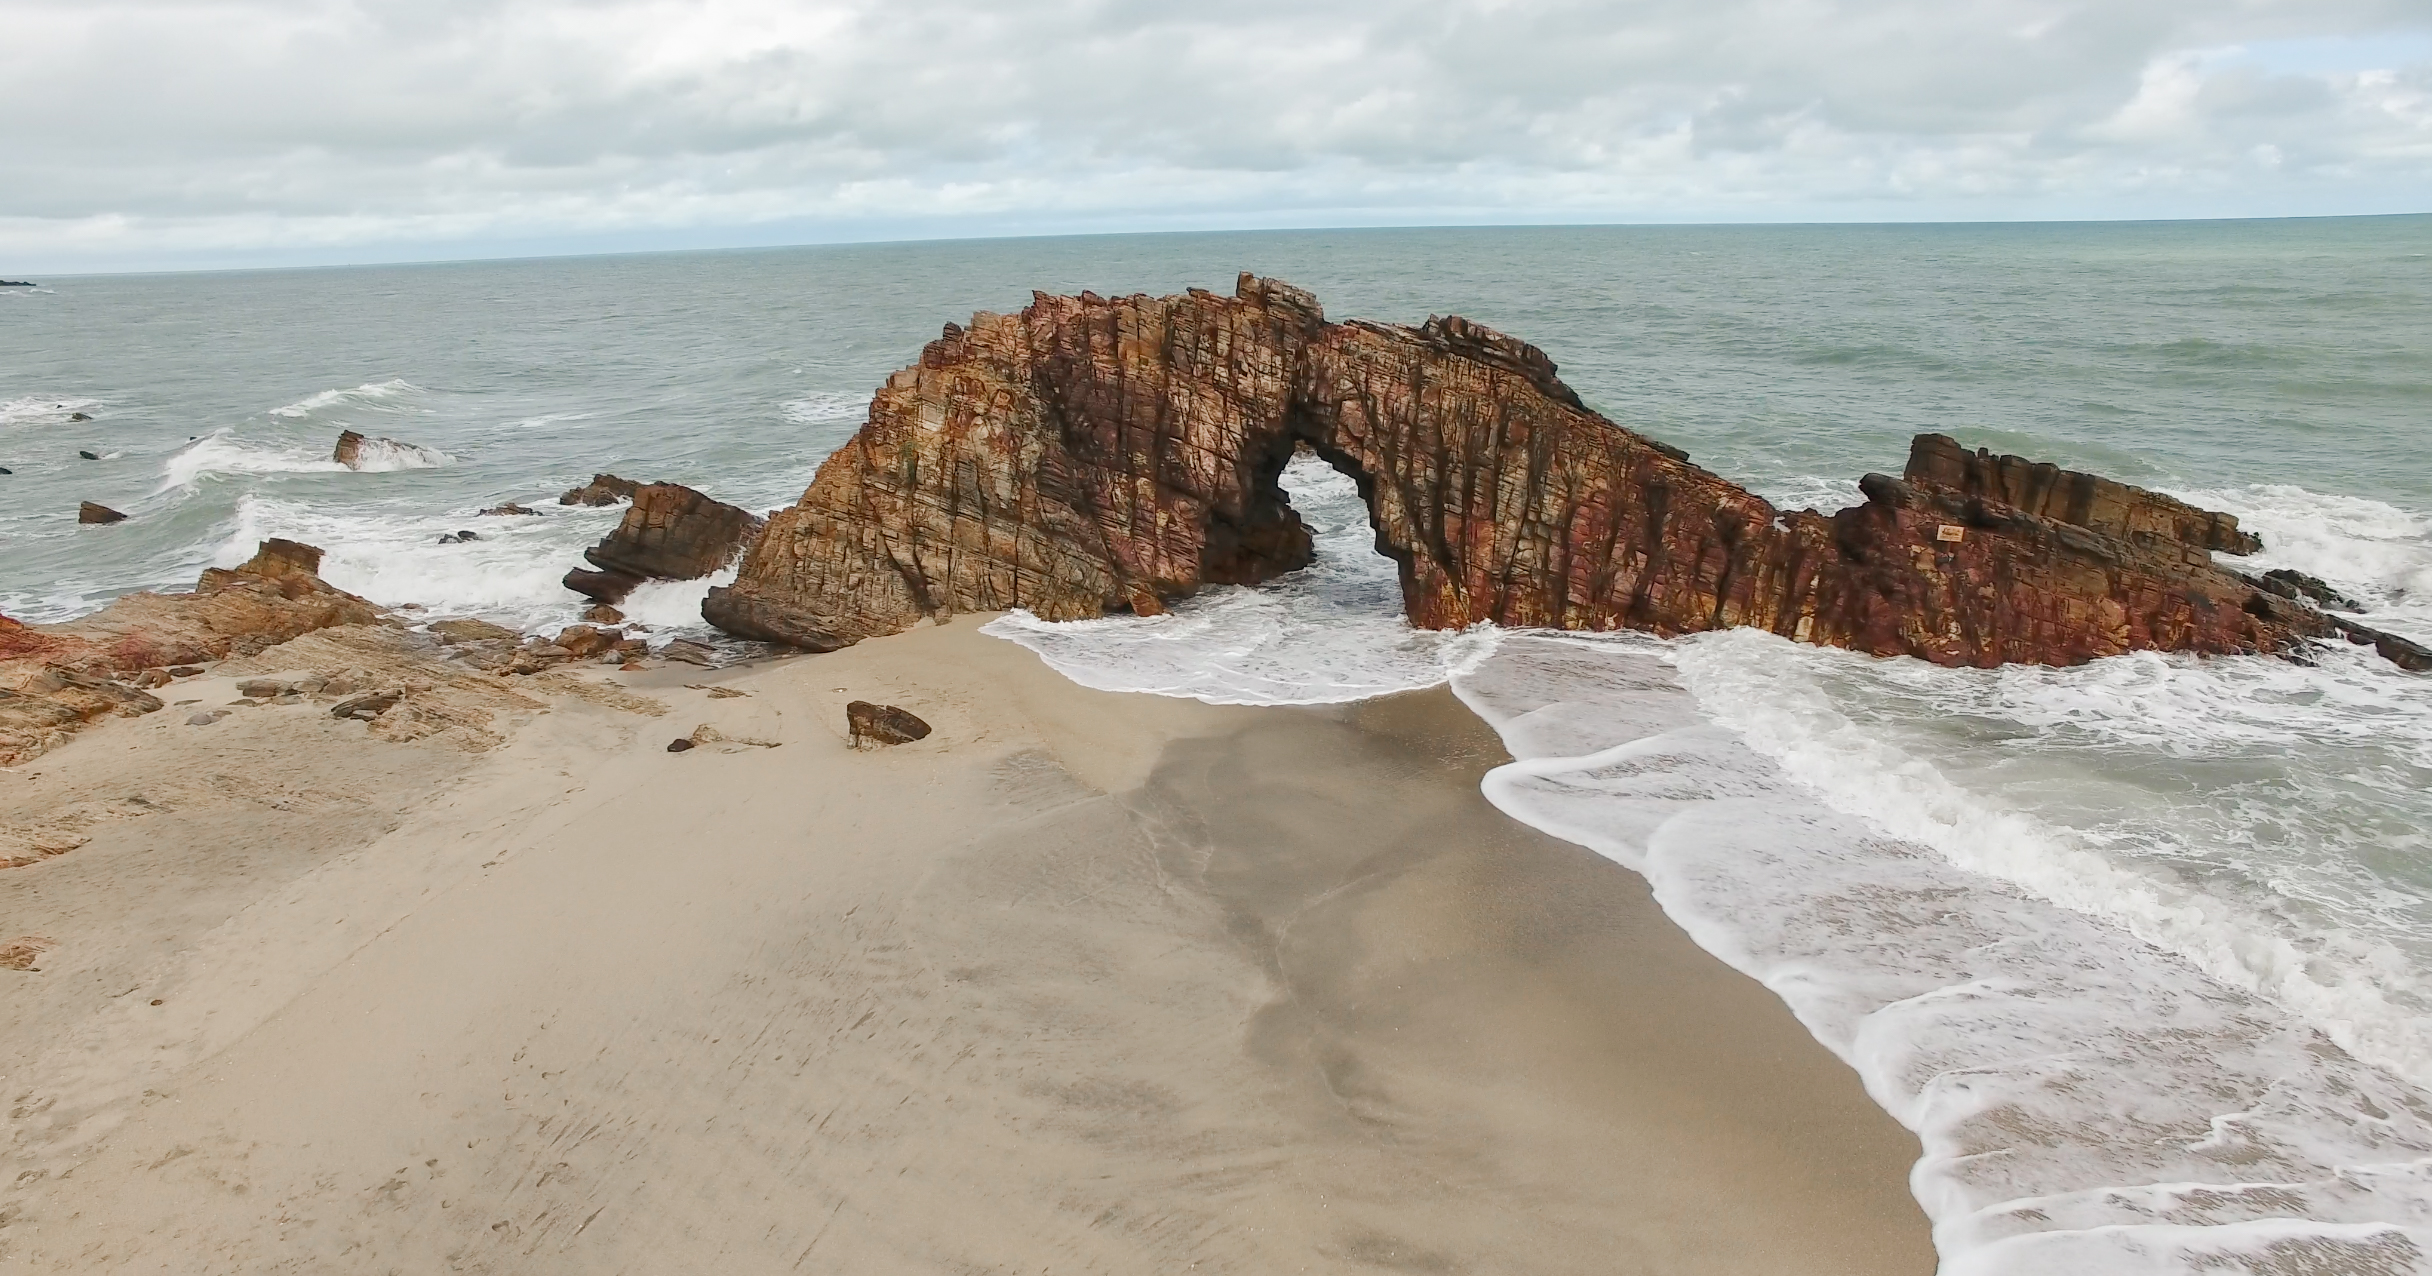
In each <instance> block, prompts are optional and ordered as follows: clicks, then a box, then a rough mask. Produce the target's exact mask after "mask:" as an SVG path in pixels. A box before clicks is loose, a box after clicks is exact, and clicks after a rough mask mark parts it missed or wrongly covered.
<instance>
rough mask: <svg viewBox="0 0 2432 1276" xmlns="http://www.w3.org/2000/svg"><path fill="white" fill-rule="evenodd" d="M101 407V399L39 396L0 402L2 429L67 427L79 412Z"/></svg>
mask: <svg viewBox="0 0 2432 1276" xmlns="http://www.w3.org/2000/svg"><path fill="white" fill-rule="evenodd" d="M100 406H101V400H99V399H80V398H75V397H72V396H71V397H68V398H58V399H54V398H43V397H41V396H39V395H33V396H27V397H25V398H18V399H9V400H7V401H5V402H0V428H5V427H7V426H12V425H66V424H68V423H69V422H68V417H69V416H70V415H71V414H73V413H77V412H87V413H89V412H90V411H91V410H92V409H94V408H98V407H100Z"/></svg>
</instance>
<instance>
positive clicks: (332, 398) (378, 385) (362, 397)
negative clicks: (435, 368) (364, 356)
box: [270, 377, 421, 417]
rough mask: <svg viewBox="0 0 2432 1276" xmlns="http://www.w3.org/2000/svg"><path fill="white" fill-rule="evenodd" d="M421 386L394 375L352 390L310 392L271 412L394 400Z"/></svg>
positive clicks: (295, 413) (298, 413) (301, 412)
mask: <svg viewBox="0 0 2432 1276" xmlns="http://www.w3.org/2000/svg"><path fill="white" fill-rule="evenodd" d="M420 389H421V387H420V386H417V385H414V384H412V383H410V382H408V381H406V380H405V379H404V378H402V377H395V378H391V379H389V380H387V381H367V382H365V383H363V384H362V385H359V386H353V387H350V388H348V389H343V390H323V391H320V392H319V393H317V394H312V395H307V396H306V397H304V398H302V399H299V400H297V401H296V402H294V403H290V404H288V405H286V406H285V407H278V408H272V409H271V410H270V415H272V416H284V417H308V416H311V415H312V414H313V413H315V412H319V411H322V410H324V409H327V408H334V407H345V406H353V405H359V404H366V403H378V402H380V401H382V400H386V399H394V398H396V397H398V396H399V395H404V394H412V393H415V392H417V391H419V390H420Z"/></svg>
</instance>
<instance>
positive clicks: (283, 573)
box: [0, 540, 382, 766]
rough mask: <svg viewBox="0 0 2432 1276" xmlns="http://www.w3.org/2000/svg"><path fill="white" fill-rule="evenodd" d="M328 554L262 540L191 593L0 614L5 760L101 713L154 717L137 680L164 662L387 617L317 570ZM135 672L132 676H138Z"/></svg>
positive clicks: (0, 757)
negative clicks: (41, 615) (43, 617)
mask: <svg viewBox="0 0 2432 1276" xmlns="http://www.w3.org/2000/svg"><path fill="white" fill-rule="evenodd" d="M320 565H321V551H320V550H318V549H315V548H313V547H312V546H310V545H302V544H298V543H297V542H294V541H287V540H267V541H263V542H262V544H261V548H260V549H259V550H258V551H257V552H256V553H255V554H254V556H253V557H252V558H251V559H250V560H248V561H247V562H245V563H244V564H243V565H241V566H238V567H233V568H218V567H213V568H207V569H205V570H204V572H203V575H202V579H201V580H200V581H199V582H197V583H196V585H195V587H194V592H192V593H187V594H155V593H149V592H146V593H135V594H128V595H126V596H125V597H122V598H119V599H117V600H116V601H114V602H112V603H111V604H110V605H109V606H107V607H104V608H102V609H101V610H100V611H97V612H95V613H93V614H92V615H90V616H84V617H80V618H78V619H76V620H71V621H67V622H65V623H63V624H56V625H28V624H23V623H20V622H18V621H15V620H12V619H10V618H8V617H6V616H0V766H14V765H16V764H17V763H18V762H21V761H23V760H25V759H27V758H31V757H34V756H36V755H37V754H40V753H43V752H45V751H47V750H49V749H52V748H55V747H57V746H58V745H59V744H61V743H63V742H64V741H65V740H66V739H67V737H68V736H69V735H71V734H73V733H74V732H76V731H78V730H80V729H82V728H83V727H84V726H85V725H87V724H88V723H90V722H93V721H94V720H96V719H99V718H102V717H105V716H108V715H111V714H117V715H119V716H122V717H131V716H136V715H139V714H145V713H151V712H153V711H154V710H157V709H159V708H160V707H161V702H160V701H159V700H157V699H155V698H154V697H152V696H151V695H149V694H146V693H145V692H144V691H143V690H142V689H140V688H138V687H136V686H133V685H130V682H131V681H153V682H154V685H158V682H160V681H166V679H165V678H161V679H158V680H157V681H155V680H153V679H147V678H142V677H141V675H143V674H144V673H146V672H148V671H151V670H161V671H162V672H163V673H166V672H167V670H166V668H165V667H166V666H170V665H185V664H188V663H191V662H198V661H206V660H219V659H222V658H224V657H227V656H230V655H250V654H252V653H254V652H258V651H261V650H263V649H264V648H267V647H270V646H273V645H275V644H277V643H281V642H285V641H287V640H288V639H290V638H294V637H296V636H298V635H300V634H305V633H310V632H312V631H313V630H316V629H325V628H329V627H331V626H335V625H360V624H369V623H373V622H375V621H377V620H379V619H380V618H381V616H382V612H381V610H380V609H379V608H378V607H375V606H373V605H372V604H371V603H369V602H366V601H364V600H363V599H361V598H357V597H356V596H354V595H353V594H350V593H347V592H345V591H344V590H341V589H337V588H334V587H332V586H331V585H330V584H329V583H328V582H326V581H324V580H322V579H321V578H320V576H319V575H317V574H316V573H317V572H318V571H319V570H320ZM131 675H133V676H134V677H130V676H131Z"/></svg>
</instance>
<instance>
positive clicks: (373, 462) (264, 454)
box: [155, 429, 453, 492]
mask: <svg viewBox="0 0 2432 1276" xmlns="http://www.w3.org/2000/svg"><path fill="white" fill-rule="evenodd" d="M358 455H359V456H360V461H359V463H358V464H357V465H356V466H355V467H353V468H354V470H359V471H362V472H365V473H383V472H392V471H396V470H423V469H434V468H437V467H439V466H442V465H446V464H449V463H450V462H451V461H452V459H453V458H451V457H449V456H448V454H447V453H445V452H441V451H438V450H437V449H434V448H426V447H417V446H415V445H413V444H410V443H397V442H395V441H393V440H390V439H366V440H364V443H363V447H362V449H361V451H360V453H359V454H358ZM349 472H351V471H350V470H349V468H348V467H347V466H344V465H340V464H339V463H338V462H336V461H334V460H331V459H330V454H329V453H328V452H327V451H307V450H305V449H303V448H297V447H280V446H277V445H269V444H261V443H254V442H249V441H247V440H244V439H240V438H238V437H236V433H235V431H233V430H229V429H219V430H214V431H212V432H211V433H209V434H206V435H204V436H203V437H202V438H199V439H196V440H195V441H194V442H192V443H189V444H187V445H186V446H185V447H183V448H180V449H178V450H177V452H175V453H174V454H172V455H171V456H170V457H169V460H168V462H167V464H165V465H164V466H162V471H161V482H160V486H159V488H157V489H155V490H156V491H160V492H165V491H168V490H170V489H171V488H180V487H192V486H194V484H195V482H196V481H197V480H199V479H201V478H202V477H203V476H204V475H207V474H345V473H349Z"/></svg>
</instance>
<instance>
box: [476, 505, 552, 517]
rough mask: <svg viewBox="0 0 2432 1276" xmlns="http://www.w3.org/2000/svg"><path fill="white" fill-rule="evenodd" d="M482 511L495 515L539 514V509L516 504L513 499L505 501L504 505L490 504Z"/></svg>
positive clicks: (535, 515)
mask: <svg viewBox="0 0 2432 1276" xmlns="http://www.w3.org/2000/svg"><path fill="white" fill-rule="evenodd" d="M482 513H483V514H488V515H497V516H501V517H516V516H522V515H529V516H531V517H534V518H537V517H539V516H540V511H539V510H536V509H530V508H527V507H525V506H522V505H517V504H516V503H514V502H513V501H509V502H507V503H506V504H504V505H493V506H491V507H490V508H488V509H486V510H483V511H482Z"/></svg>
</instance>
